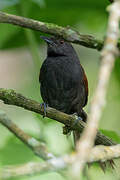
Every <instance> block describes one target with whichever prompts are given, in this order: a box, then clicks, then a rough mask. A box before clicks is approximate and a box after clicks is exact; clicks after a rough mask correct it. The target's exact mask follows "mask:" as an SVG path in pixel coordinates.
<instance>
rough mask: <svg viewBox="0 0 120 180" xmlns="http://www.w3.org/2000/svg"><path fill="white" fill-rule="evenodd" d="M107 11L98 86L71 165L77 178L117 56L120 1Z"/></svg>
mask: <svg viewBox="0 0 120 180" xmlns="http://www.w3.org/2000/svg"><path fill="white" fill-rule="evenodd" d="M108 10H109V11H110V16H109V21H108V30H107V36H106V40H105V43H104V47H103V50H102V52H101V67H100V71H99V77H98V84H97V88H96V91H95V93H94V94H95V95H94V97H93V100H92V103H91V108H90V115H89V117H88V121H87V125H86V128H85V130H84V132H83V134H82V136H81V139H80V141H79V142H78V144H77V155H76V160H75V162H74V165H73V173H74V175H75V176H79V174H80V173H81V172H82V170H83V168H84V165H85V163H86V162H87V159H88V157H89V154H90V151H91V149H92V147H93V144H94V140H95V137H96V134H97V129H98V124H99V120H100V117H101V114H102V110H103V108H104V106H105V101H106V92H107V86H108V81H109V79H110V74H111V72H112V68H113V66H114V62H115V58H116V56H117V54H118V53H117V52H118V49H117V41H118V38H119V20H120V0H117V1H116V2H114V3H113V4H112V5H111V6H110V7H109V8H108Z"/></svg>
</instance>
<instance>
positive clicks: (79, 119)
mask: <svg viewBox="0 0 120 180" xmlns="http://www.w3.org/2000/svg"><path fill="white" fill-rule="evenodd" d="M73 115H75V116H76V120H75V121H74V123H73V126H75V125H76V124H77V123H78V122H79V121H82V120H83V119H82V118H81V117H80V116H78V115H77V113H74V114H73Z"/></svg>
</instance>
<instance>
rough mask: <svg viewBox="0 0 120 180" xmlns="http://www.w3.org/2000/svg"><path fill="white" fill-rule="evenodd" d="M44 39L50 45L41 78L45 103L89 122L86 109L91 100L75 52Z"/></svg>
mask: <svg viewBox="0 0 120 180" xmlns="http://www.w3.org/2000/svg"><path fill="white" fill-rule="evenodd" d="M41 38H42V39H44V40H45V41H46V43H47V58H46V59H45V61H44V62H43V64H42V67H41V69H40V76H39V81H40V91H41V96H42V99H43V101H44V103H45V104H48V105H49V106H50V107H53V108H55V109H57V110H60V111H62V112H65V113H67V114H73V113H77V115H78V116H79V117H81V118H82V120H83V121H86V118H87V115H86V113H85V112H84V111H83V107H84V106H85V105H86V104H87V100H88V81H87V77H86V75H85V72H84V69H83V68H82V66H81V64H80V61H79V58H78V56H77V54H76V52H75V50H74V48H73V47H72V45H71V44H70V43H68V42H65V41H64V40H63V39H58V38H56V37H44V36H42V37H41Z"/></svg>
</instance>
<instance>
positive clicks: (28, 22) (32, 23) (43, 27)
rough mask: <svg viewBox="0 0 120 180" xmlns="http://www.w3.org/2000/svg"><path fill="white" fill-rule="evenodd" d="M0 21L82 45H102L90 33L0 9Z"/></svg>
mask: <svg viewBox="0 0 120 180" xmlns="http://www.w3.org/2000/svg"><path fill="white" fill-rule="evenodd" d="M0 23H8V24H13V25H17V26H20V27H24V28H29V29H33V30H36V31H40V32H43V33H48V34H51V35H54V36H59V37H61V38H63V39H65V40H66V41H68V42H71V43H76V44H80V45H82V46H85V47H88V48H93V49H97V50H100V49H101V48H102V46H103V41H102V40H99V39H96V38H95V37H93V36H91V35H83V34H80V33H78V32H77V31H75V30H73V29H70V28H69V27H67V28H65V27H61V26H58V25H56V24H52V23H46V22H41V21H36V20H33V19H29V18H24V17H21V16H15V15H11V14H7V13H3V12H1V11H0Z"/></svg>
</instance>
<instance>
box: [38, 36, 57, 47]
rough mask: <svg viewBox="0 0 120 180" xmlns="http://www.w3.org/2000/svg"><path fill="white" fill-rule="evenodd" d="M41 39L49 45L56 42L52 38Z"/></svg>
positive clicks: (42, 37) (43, 37)
mask: <svg viewBox="0 0 120 180" xmlns="http://www.w3.org/2000/svg"><path fill="white" fill-rule="evenodd" d="M40 38H41V39H43V40H44V41H45V42H47V43H48V44H52V45H53V44H54V42H53V41H52V39H51V38H49V37H45V36H40Z"/></svg>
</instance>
